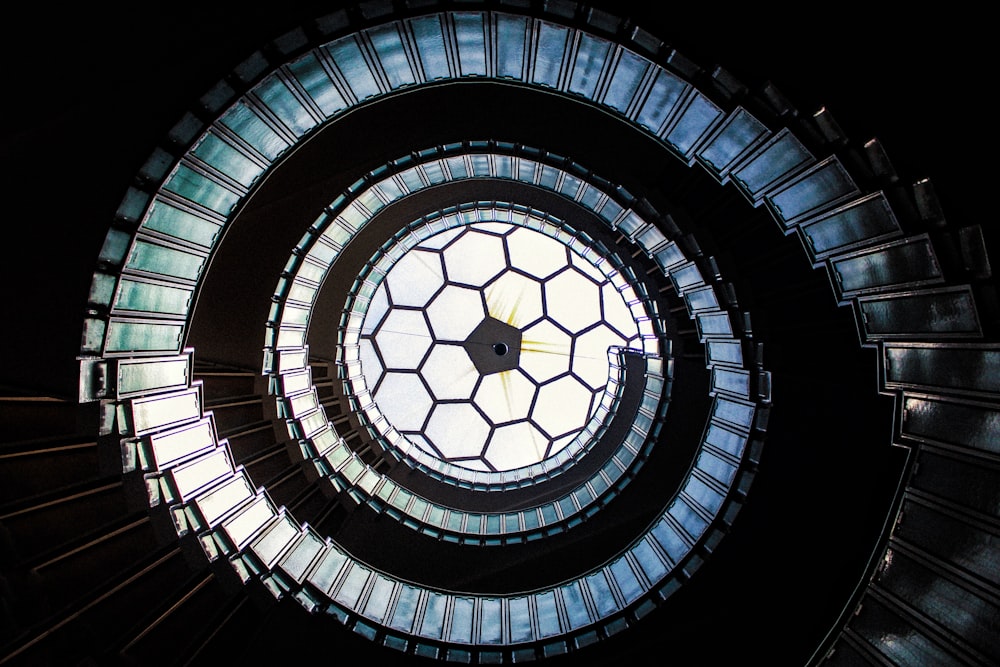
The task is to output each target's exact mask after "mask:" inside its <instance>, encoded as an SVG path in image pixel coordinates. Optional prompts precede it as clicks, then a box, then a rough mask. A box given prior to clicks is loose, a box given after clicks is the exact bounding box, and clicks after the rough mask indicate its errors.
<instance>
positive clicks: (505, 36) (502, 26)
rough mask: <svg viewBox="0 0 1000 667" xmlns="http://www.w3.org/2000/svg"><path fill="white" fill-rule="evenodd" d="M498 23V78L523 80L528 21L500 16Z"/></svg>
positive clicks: (515, 17) (519, 17) (521, 18)
mask: <svg viewBox="0 0 1000 667" xmlns="http://www.w3.org/2000/svg"><path fill="white" fill-rule="evenodd" d="M496 21H497V27H496V31H497V37H496V39H497V45H496V49H497V76H500V77H510V78H514V79H518V80H521V79H522V78H523V68H524V38H525V34H526V32H527V30H528V20H527V19H526V18H525V17H523V16H512V15H509V14H498V15H497V18H496Z"/></svg>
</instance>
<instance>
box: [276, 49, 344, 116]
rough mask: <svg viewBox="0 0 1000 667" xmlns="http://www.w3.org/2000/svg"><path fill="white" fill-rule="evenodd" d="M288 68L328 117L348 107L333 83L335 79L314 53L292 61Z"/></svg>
mask: <svg viewBox="0 0 1000 667" xmlns="http://www.w3.org/2000/svg"><path fill="white" fill-rule="evenodd" d="M288 70H289V71H290V72H291V73H292V76H293V77H295V80H296V81H298V82H299V85H300V86H302V87H303V88H304V89H305V91H306V92H307V93H309V97H311V98H312V100H313V102H315V103H316V106H318V107H319V108H320V111H322V112H323V114H324V115H325V116H326V117H330V116H332V115H333V114H335V113H337V112H338V111H342V110H343V109H345V108H346V107H347V102H346V101H344V96H343V95H341V94H340V91H339V90H337V87H336V86H335V85H333V81H331V80H330V77H329V76H328V75H327V73H326V71H325V70H324V69H323V66H322V65H321V64H320V62H319V60H317V59H316V56H315V55H313V54H312V53H309V54H307V55H305V56H302V57H301V58H299V59H298V60H296V61H295V62H293V63H290V64H289V65H288Z"/></svg>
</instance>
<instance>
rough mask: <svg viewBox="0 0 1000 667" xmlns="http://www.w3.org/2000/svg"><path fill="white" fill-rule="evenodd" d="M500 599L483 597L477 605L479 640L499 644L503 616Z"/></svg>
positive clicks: (501, 636) (501, 635)
mask: <svg viewBox="0 0 1000 667" xmlns="http://www.w3.org/2000/svg"><path fill="white" fill-rule="evenodd" d="M501 612H502V609H501V605H500V600H497V599H493V598H484V599H483V600H482V603H481V604H480V606H479V641H480V642H481V643H483V644H499V643H500V642H501V641H502V640H503V617H502V613H501Z"/></svg>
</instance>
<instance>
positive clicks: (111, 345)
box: [105, 320, 184, 353]
mask: <svg viewBox="0 0 1000 667" xmlns="http://www.w3.org/2000/svg"><path fill="white" fill-rule="evenodd" d="M183 333H184V328H183V326H182V325H180V324H153V323H149V322H128V321H120V320H112V321H110V322H108V330H107V340H106V342H105V351H106V352H109V353H112V352H115V353H116V352H179V351H180V347H181V336H182V335H183Z"/></svg>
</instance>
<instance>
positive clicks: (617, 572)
mask: <svg viewBox="0 0 1000 667" xmlns="http://www.w3.org/2000/svg"><path fill="white" fill-rule="evenodd" d="M608 570H609V571H610V572H611V574H612V576H613V577H614V578H615V582H616V583H617V584H618V590H619V591H621V593H622V595H623V596H624V597H625V603H626V604H629V603H631V602H634V601H635V600H636V598H638V597H639V596H640V595H642V594H643V592H644V591H643V587H642V584H641V583H640V582H639V579H638V578H637V577H636V576H635V572H633V571H632V566H631V565H629V562H628V559H627V558H619V559H618V560H616V561H615V562H613V563H611V565H610V566H609V568H608Z"/></svg>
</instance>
